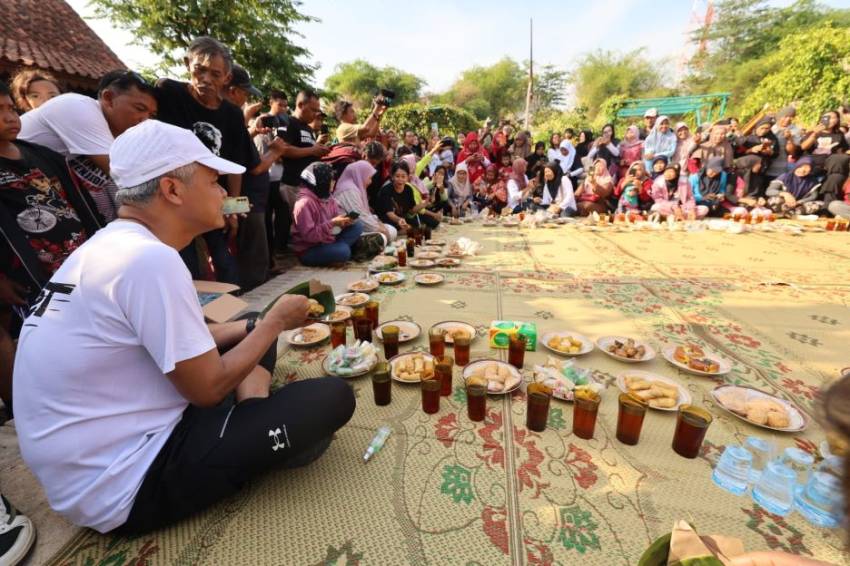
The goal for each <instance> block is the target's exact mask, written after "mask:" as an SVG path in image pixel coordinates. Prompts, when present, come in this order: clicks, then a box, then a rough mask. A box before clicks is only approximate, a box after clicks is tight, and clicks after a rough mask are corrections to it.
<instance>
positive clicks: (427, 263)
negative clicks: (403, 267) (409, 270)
mask: <svg viewBox="0 0 850 566" xmlns="http://www.w3.org/2000/svg"><path fill="white" fill-rule="evenodd" d="M407 265H409V266H410V267H413V268H415V269H428V268H429V267H434V260H431V259H418V258H417V259H410V260H408V261H407Z"/></svg>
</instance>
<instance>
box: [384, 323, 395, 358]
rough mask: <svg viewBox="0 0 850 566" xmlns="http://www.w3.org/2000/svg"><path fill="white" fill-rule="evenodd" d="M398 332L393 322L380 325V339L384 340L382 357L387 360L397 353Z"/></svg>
mask: <svg viewBox="0 0 850 566" xmlns="http://www.w3.org/2000/svg"><path fill="white" fill-rule="evenodd" d="M398 333H399V328H398V326H396V325H394V324H386V325H384V326H382V327H381V340H382V341H383V342H384V357H385V358H386V359H388V360H389V359H390V358H394V357H395V356H397V355H398Z"/></svg>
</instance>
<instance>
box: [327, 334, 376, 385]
mask: <svg viewBox="0 0 850 566" xmlns="http://www.w3.org/2000/svg"><path fill="white" fill-rule="evenodd" d="M377 363H378V351H377V349H375V346H373V345H372V343H371V342H361V341H360V340H357V341H356V342H355V343H354V344H352V345H351V346H345V345H340V346H337V347H336V348H334V349H333V350H331V352H330V354H328V355H327V356H325V359H324V360H322V369H323V370H325V372H326V373H328V374H330V375H334V376H337V377H357V376H359V375H366V374H367V373H369V372H370V371H372V368H374V367H375V364H377Z"/></svg>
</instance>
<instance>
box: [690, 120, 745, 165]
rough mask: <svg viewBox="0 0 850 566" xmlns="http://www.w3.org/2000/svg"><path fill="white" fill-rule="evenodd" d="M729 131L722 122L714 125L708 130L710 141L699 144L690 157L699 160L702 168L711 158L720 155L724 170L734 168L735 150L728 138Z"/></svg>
mask: <svg viewBox="0 0 850 566" xmlns="http://www.w3.org/2000/svg"><path fill="white" fill-rule="evenodd" d="M727 132H728V127H727V126H724V125H722V124H716V125H714V126H713V127H712V128H711V129H710V130H709V131H708V141H706V142H703V143H701V144H699V145H698V146H696V147H695V148H694V149H693V150H692V151H691V155H690V158H693V159H697V160H698V163H699V168H700V169H702V168H704V167H705V164H706V163H708V161H709V160H710V159H712V158H714V157H719V158H721V159H722V160H723V170H724V171H731V170H732V161H733V160H734V158H735V150H734V149H733V148H732V144H730V143H729V140H728V139H726V133H727ZM690 158H689V159H690Z"/></svg>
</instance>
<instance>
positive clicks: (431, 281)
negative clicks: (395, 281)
mask: <svg viewBox="0 0 850 566" xmlns="http://www.w3.org/2000/svg"><path fill="white" fill-rule="evenodd" d="M413 280H414V281H416V282H417V283H419V284H420V285H439V284H440V283H442V282H443V281H445V280H446V276H445V275H443V274H442V273H419V274H417V275H416V277H414V278H413Z"/></svg>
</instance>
